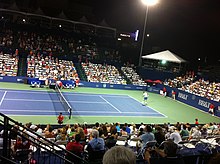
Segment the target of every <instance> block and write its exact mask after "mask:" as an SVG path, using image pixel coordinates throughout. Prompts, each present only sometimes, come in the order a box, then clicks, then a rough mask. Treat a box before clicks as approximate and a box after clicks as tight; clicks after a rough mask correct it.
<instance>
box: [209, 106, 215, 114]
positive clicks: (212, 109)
mask: <svg viewBox="0 0 220 164" xmlns="http://www.w3.org/2000/svg"><path fill="white" fill-rule="evenodd" d="M214 108H215V106H214V105H213V104H210V105H209V113H210V114H212V116H214Z"/></svg>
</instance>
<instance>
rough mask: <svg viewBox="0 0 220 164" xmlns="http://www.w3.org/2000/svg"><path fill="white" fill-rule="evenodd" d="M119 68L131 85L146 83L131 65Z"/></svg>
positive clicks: (143, 84) (144, 84)
mask: <svg viewBox="0 0 220 164" xmlns="http://www.w3.org/2000/svg"><path fill="white" fill-rule="evenodd" d="M121 70H122V71H123V73H124V74H125V75H126V76H127V78H128V79H129V80H130V81H131V83H132V84H133V85H139V86H146V83H145V82H144V81H143V80H142V79H141V77H140V76H139V75H138V74H137V72H136V71H135V69H133V68H132V67H121Z"/></svg>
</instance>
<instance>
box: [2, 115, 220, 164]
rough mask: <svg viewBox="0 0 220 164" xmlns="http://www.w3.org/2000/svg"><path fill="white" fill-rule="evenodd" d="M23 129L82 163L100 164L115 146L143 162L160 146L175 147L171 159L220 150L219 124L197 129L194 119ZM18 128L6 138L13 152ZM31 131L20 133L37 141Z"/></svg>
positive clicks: (13, 129) (16, 144) (17, 142)
mask: <svg viewBox="0 0 220 164" xmlns="http://www.w3.org/2000/svg"><path fill="white" fill-rule="evenodd" d="M25 127H27V128H29V129H30V130H31V131H34V132H36V133H37V134H39V135H41V136H44V137H45V138H48V139H50V141H53V142H55V143H57V144H60V143H62V145H65V147H66V149H67V150H68V151H70V152H72V153H75V154H77V155H79V156H80V157H82V158H84V157H88V158H86V159H87V160H90V161H93V162H94V161H96V160H97V158H99V160H102V158H103V155H104V154H105V153H106V152H108V151H110V150H113V149H115V147H116V146H123V147H127V148H128V149H130V150H132V151H133V153H134V154H135V156H136V157H137V158H138V157H139V155H140V154H141V153H143V154H141V155H143V156H144V157H143V159H144V160H147V161H148V160H149V159H148V158H149V156H147V154H145V153H149V149H148V148H149V147H154V149H155V148H156V149H157V151H158V152H160V151H161V149H163V145H164V143H167V144H168V145H169V144H170V146H171V147H170V149H172V146H174V147H176V148H175V151H174V152H173V154H172V155H173V157H174V156H176V157H177V156H181V155H183V156H184V155H185V154H184V153H185V151H184V149H185V148H186V147H190V148H192V149H194V150H195V151H196V150H197V149H198V148H197V145H201V144H205V146H207V144H210V145H212V148H217V147H220V124H216V123H209V124H205V125H200V124H199V122H198V120H197V119H196V123H195V125H193V126H191V125H190V124H188V123H186V124H185V123H179V122H177V123H176V124H175V125H170V124H169V123H168V124H163V125H152V124H151V125H150V124H147V125H145V124H143V123H141V125H140V126H137V125H136V124H131V125H130V126H129V125H128V124H127V123H125V124H123V125H120V123H113V124H108V123H105V124H99V123H98V122H97V123H96V124H95V125H87V124H82V125H80V124H74V125H63V126H62V125H61V126H60V127H59V128H53V126H51V125H50V124H48V125H47V126H46V127H45V128H43V127H41V125H34V124H32V123H27V124H25ZM18 128H19V127H18V126H14V127H13V128H12V131H11V134H10V137H11V138H12V139H16V142H14V145H13V150H14V151H16V149H17V148H18V147H19V145H20V146H23V145H21V144H19V143H20V142H22V141H21V138H20V137H18V136H17V135H16V133H17V129H18ZM31 131H30V132H28V131H27V132H25V131H24V134H28V135H31V136H33V137H36V138H37V136H36V135H34V134H33V133H32V132H31ZM2 134H3V132H1V135H2ZM27 143H28V144H27ZM175 145H176V146H175ZM164 146H165V145H164ZM213 146H215V147H213ZM27 147H30V143H29V142H26V144H25V149H26V148H27ZM207 147H208V146H207ZM19 148H22V147H19ZM112 148H113V149H112ZM116 149H117V148H116ZM119 149H121V148H119ZM203 149H204V148H203ZM143 150H144V151H143ZM122 151H124V150H122ZM204 151H205V150H204ZM165 153H167V152H165ZM200 153H201V152H200ZM206 153H207V152H206ZM212 153H213V152H210V154H212ZM159 154H160V153H159ZM89 155H90V157H89ZM163 155H164V154H163ZM167 155H168V154H167ZM188 155H189V154H188ZM191 155H194V154H191ZM67 156H68V155H67ZM162 157H163V156H162ZM68 159H70V160H73V162H74V160H75V159H74V158H71V155H70V156H69V157H68ZM103 160H104V159H103Z"/></svg>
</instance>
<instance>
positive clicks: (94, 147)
mask: <svg viewBox="0 0 220 164" xmlns="http://www.w3.org/2000/svg"><path fill="white" fill-rule="evenodd" d="M86 150H87V151H88V160H89V161H97V160H100V159H102V157H103V155H104V153H105V141H104V139H103V138H100V137H99V132H98V130H96V129H93V130H92V132H91V135H90V141H89V143H88V146H87V148H86Z"/></svg>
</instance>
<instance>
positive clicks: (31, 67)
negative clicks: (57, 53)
mask: <svg viewBox="0 0 220 164" xmlns="http://www.w3.org/2000/svg"><path fill="white" fill-rule="evenodd" d="M27 64H28V66H27V76H28V77H35V78H40V79H42V80H43V79H44V80H45V79H60V80H77V79H78V74H77V72H76V69H75V67H74V64H73V62H72V61H66V60H59V59H58V58H55V57H52V56H51V55H49V56H44V55H42V54H40V53H38V54H34V53H31V54H29V55H28V57H27Z"/></svg>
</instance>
